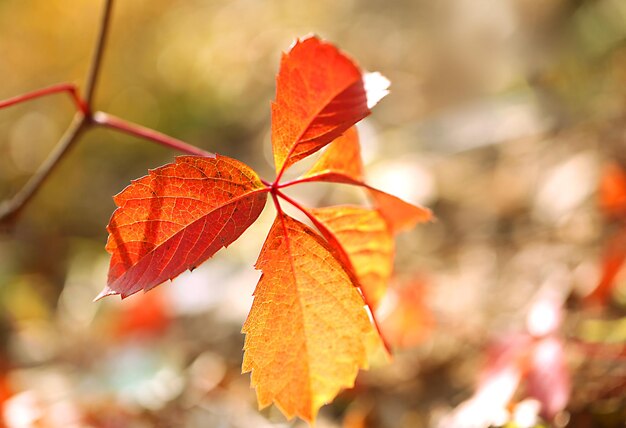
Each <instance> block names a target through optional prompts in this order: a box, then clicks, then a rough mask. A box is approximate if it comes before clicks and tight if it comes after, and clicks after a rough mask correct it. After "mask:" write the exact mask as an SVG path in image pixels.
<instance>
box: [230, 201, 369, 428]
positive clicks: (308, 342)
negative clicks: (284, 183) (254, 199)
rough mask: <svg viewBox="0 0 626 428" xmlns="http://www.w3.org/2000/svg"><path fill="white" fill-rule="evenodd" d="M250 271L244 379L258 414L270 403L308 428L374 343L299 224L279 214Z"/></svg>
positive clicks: (361, 314)
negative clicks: (248, 376) (253, 276)
mask: <svg viewBox="0 0 626 428" xmlns="http://www.w3.org/2000/svg"><path fill="white" fill-rule="evenodd" d="M256 268H257V269H260V270H262V271H263V275H262V276H261V279H260V280H259V283H258V285H257V288H256V290H255V292H254V302H253V304H252V309H251V310H250V314H249V316H248V319H247V320H246V322H245V324H244V326H243V329H242V332H243V333H245V334H246V340H245V345H244V351H245V353H244V360H243V372H248V371H252V385H253V386H254V387H255V388H256V392H257V397H258V401H259V406H260V407H261V408H262V407H265V406H268V405H269V404H271V403H272V402H274V403H276V405H277V406H278V407H279V408H280V409H281V410H282V412H283V413H284V414H285V415H286V416H287V417H288V418H292V417H293V416H294V415H298V416H300V417H301V418H303V419H305V420H307V421H310V422H311V421H313V420H314V419H315V417H316V415H317V412H318V410H319V408H320V407H321V406H322V405H324V404H325V403H328V402H330V401H331V400H332V399H333V398H334V397H335V396H336V395H337V393H338V392H339V391H340V389H342V388H348V387H352V386H353V385H354V379H355V377H356V375H357V372H358V370H359V368H366V367H367V358H368V355H369V353H370V351H371V347H372V346H373V344H374V341H375V340H378V336H377V334H376V332H375V330H374V329H373V327H372V325H371V323H370V321H369V317H368V314H367V312H366V310H365V307H364V302H363V298H362V296H361V295H360V294H359V292H358V289H357V288H356V287H355V286H354V284H353V283H352V281H351V279H350V276H349V275H348V274H347V273H346V271H345V270H344V268H343V266H342V265H341V264H340V263H339V262H338V261H337V260H336V259H335V257H334V256H333V255H332V253H331V250H330V247H329V246H328V244H327V243H326V242H325V241H324V240H323V239H322V238H321V237H320V236H319V235H318V234H316V233H315V232H314V231H313V230H311V229H310V228H309V227H307V226H305V225H304V224H302V223H300V222H298V221H296V220H294V219H292V218H290V217H287V216H285V215H284V214H282V213H280V212H279V215H278V216H277V218H276V221H275V222H274V225H273V226H272V229H271V230H270V233H269V235H268V237H267V240H266V241H265V244H264V245H263V249H262V250H261V254H260V255H259V259H258V261H257V264H256Z"/></svg>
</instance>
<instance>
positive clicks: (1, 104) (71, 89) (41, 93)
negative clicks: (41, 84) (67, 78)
mask: <svg viewBox="0 0 626 428" xmlns="http://www.w3.org/2000/svg"><path fill="white" fill-rule="evenodd" d="M62 92H67V93H68V94H69V96H70V97H71V98H72V101H74V104H75V105H76V108H77V109H78V111H80V112H82V113H83V114H85V115H86V114H87V112H88V111H89V107H88V106H87V104H86V103H85V101H84V100H83V99H82V98H81V97H80V96H79V95H78V89H77V88H76V85H73V84H71V83H59V84H56V85H52V86H48V87H47V88H41V89H37V90H35V91H31V92H27V93H25V94H22V95H18V96H16V97H12V98H9V99H7V100H4V101H0V109H3V108H5V107H11V106H14V105H16V104H19V103H23V102H25V101H30V100H34V99H36V98H41V97H45V96H47V95H54V94H60V93H62Z"/></svg>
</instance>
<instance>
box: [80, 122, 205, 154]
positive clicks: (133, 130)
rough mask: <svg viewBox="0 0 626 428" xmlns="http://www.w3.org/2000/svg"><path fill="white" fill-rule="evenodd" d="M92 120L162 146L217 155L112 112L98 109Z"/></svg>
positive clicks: (190, 152)
mask: <svg viewBox="0 0 626 428" xmlns="http://www.w3.org/2000/svg"><path fill="white" fill-rule="evenodd" d="M92 120H93V123H94V124H96V125H100V126H103V127H105V128H110V129H115V130H117V131H120V132H123V133H125V134H129V135H134V136H135V137H139V138H143V139H146V140H150V141H153V142H155V143H158V144H161V145H162V146H166V147H169V148H172V149H175V150H178V151H181V152H183V153H187V154H190V155H195V156H203V157H215V154H214V153H210V152H207V151H205V150H202V149H200V148H198V147H196V146H193V145H191V144H188V143H185V142H184V141H181V140H179V139H177V138H174V137H170V136H168V135H165V134H162V133H160V132H158V131H155V130H153V129H150V128H146V127H144V126H141V125H137V124H134V123H131V122H127V121H125V120H123V119H120V118H119V117H116V116H113V115H112V114H108V113H104V112H101V111H98V112H95V113H94V114H93V119H92Z"/></svg>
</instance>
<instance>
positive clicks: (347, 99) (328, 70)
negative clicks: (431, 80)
mask: <svg viewBox="0 0 626 428" xmlns="http://www.w3.org/2000/svg"><path fill="white" fill-rule="evenodd" d="M374 76H375V75H374ZM370 80H371V79H368V87H371V86H373V87H374V89H370V91H371V93H372V96H371V97H370V99H369V100H368V96H367V94H366V88H365V84H364V80H363V76H362V73H361V70H360V69H359V68H358V67H357V66H356V64H354V62H353V61H352V60H351V59H349V58H348V57H347V56H346V55H344V54H343V53H341V52H340V51H339V50H338V49H337V48H336V47H334V46H333V45H331V44H329V43H325V42H323V41H321V40H319V39H318V38H316V37H311V38H308V39H304V40H299V41H297V42H296V44H295V45H294V46H293V48H292V49H291V51H290V52H289V53H287V54H285V55H283V57H282V60H281V64H280V70H279V72H278V76H277V78H276V101H275V102H274V103H272V147H273V150H274V162H275V165H276V171H277V173H278V175H279V176H281V175H282V171H283V170H284V169H286V168H288V167H289V166H290V165H292V164H293V163H295V162H297V161H299V160H300V159H302V158H304V157H306V156H309V155H310V154H312V153H314V152H316V151H317V150H319V149H321V148H322V147H324V146H325V145H326V144H328V143H330V142H331V141H333V140H334V139H335V138H337V137H338V136H339V135H341V134H342V133H343V132H344V131H345V130H346V129H348V128H349V127H351V126H352V125H354V124H355V123H357V122H358V121H359V120H361V119H363V118H364V117H365V116H367V115H368V114H369V113H370V107H372V106H373V104H375V103H376V102H377V101H378V100H379V99H380V98H382V97H383V96H384V95H385V93H386V92H385V91H386V87H385V85H388V81H387V80H386V79H384V78H382V77H380V78H379V79H374V81H375V83H374V84H373V85H370V84H369V83H370Z"/></svg>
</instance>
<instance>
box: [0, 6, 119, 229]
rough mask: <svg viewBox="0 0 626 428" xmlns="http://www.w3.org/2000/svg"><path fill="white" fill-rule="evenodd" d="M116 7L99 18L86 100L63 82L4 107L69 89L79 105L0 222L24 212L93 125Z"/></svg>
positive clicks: (107, 8)
mask: <svg viewBox="0 0 626 428" xmlns="http://www.w3.org/2000/svg"><path fill="white" fill-rule="evenodd" d="M112 9H113V0H105V2H104V9H103V13H102V18H101V20H100V28H99V30H98V35H97V37H96V47H95V49H94V52H93V56H92V58H91V65H90V67H89V73H88V75H87V82H86V85H85V87H86V88H87V89H86V91H85V94H86V95H85V98H84V100H83V99H81V98H80V97H79V96H78V91H77V90H76V87H74V86H73V85H68V84H62V85H55V86H51V87H48V88H44V89H40V90H38V91H33V92H30V93H28V94H25V95H21V96H17V97H14V98H12V99H10V100H7V101H5V102H4V103H3V104H4V106H10V105H15V104H17V103H18V102H23V101H27V100H32V99H34V98H38V97H42V96H46V95H51V94H54V93H59V92H68V93H69V94H70V95H71V96H72V98H74V101H75V103H76V105H77V107H78V110H79V111H78V113H76V115H75V116H74V119H73V120H72V123H71V124H70V126H69V127H68V128H67V130H66V131H65V133H64V134H63V136H62V137H61V139H60V140H59V142H58V143H57V144H56V146H55V147H54V149H53V151H52V153H50V155H48V157H47V158H46V160H45V161H44V162H43V164H42V165H41V166H40V167H39V169H38V170H37V171H36V172H35V174H34V175H33V176H32V177H31V178H30V180H28V182H26V184H25V185H24V187H22V188H21V189H20V190H19V191H18V193H17V194H16V195H15V196H14V197H13V198H11V199H10V200H8V201H6V202H4V203H3V204H2V205H0V224H6V223H12V222H13V221H15V219H16V218H17V216H18V214H19V213H20V212H21V211H22V209H23V208H24V206H25V205H26V204H27V203H28V202H29V201H30V200H31V199H32V198H33V197H34V196H35V194H36V193H37V191H38V190H39V189H40V188H41V185H42V184H43V183H44V181H45V180H46V179H47V178H48V176H49V175H50V174H51V173H52V172H53V171H54V169H55V168H56V167H57V166H58V165H59V163H60V161H61V160H62V159H63V158H64V157H65V156H66V154H67V153H68V151H69V150H70V149H71V148H72V147H73V146H74V145H75V144H76V142H77V141H78V139H79V137H80V135H81V134H82V133H83V132H84V131H85V130H86V129H87V128H89V126H90V124H91V115H90V110H91V103H92V99H93V95H94V90H95V87H96V83H97V80H98V75H99V71H100V64H101V62H102V56H103V55H104V46H105V44H106V38H107V34H108V30H109V26H110V25H109V24H110V19H111V11H112Z"/></svg>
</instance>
